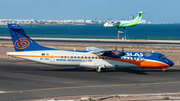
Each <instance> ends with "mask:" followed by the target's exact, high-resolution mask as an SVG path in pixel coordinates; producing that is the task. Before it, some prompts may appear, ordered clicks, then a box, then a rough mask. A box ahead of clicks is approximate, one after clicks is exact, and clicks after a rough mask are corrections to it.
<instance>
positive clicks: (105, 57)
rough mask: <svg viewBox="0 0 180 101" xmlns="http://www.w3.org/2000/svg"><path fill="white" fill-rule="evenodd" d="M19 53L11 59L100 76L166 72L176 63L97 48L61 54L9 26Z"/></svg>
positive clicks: (153, 55)
mask: <svg viewBox="0 0 180 101" xmlns="http://www.w3.org/2000/svg"><path fill="white" fill-rule="evenodd" d="M8 28H9V31H10V34H11V37H12V41H13V44H14V48H15V51H16V52H7V55H8V56H13V57H18V58H23V59H27V60H31V61H36V62H39V63H45V64H50V65H59V66H74V67H84V68H91V69H94V70H96V71H97V72H101V70H102V69H111V68H118V67H130V68H132V67H135V68H153V69H162V70H166V68H167V67H170V66H173V65H174V63H173V62H172V61H171V60H169V59H167V58H166V57H165V56H164V55H163V54H161V53H151V52H124V50H122V51H118V50H117V49H115V50H110V49H101V48H97V47H86V51H77V50H58V49H53V48H48V47H44V46H41V45H39V44H37V43H36V42H35V41H34V40H32V39H31V38H30V37H28V36H27V35H26V33H25V32H24V30H23V28H22V27H20V26H19V25H17V24H8Z"/></svg>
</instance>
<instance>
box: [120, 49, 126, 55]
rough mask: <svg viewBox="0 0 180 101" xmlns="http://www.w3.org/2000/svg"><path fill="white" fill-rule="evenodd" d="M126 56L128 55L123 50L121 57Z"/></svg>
mask: <svg viewBox="0 0 180 101" xmlns="http://www.w3.org/2000/svg"><path fill="white" fill-rule="evenodd" d="M124 55H126V53H124V48H123V49H122V54H121V56H124Z"/></svg>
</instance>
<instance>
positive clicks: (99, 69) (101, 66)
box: [96, 65, 105, 73]
mask: <svg viewBox="0 0 180 101" xmlns="http://www.w3.org/2000/svg"><path fill="white" fill-rule="evenodd" d="M102 69H105V65H100V66H99V67H98V68H97V69H96V72H98V73H100V72H102Z"/></svg>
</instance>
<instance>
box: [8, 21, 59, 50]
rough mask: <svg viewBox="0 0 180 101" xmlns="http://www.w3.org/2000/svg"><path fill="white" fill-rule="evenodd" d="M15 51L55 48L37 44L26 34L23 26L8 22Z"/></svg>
mask: <svg viewBox="0 0 180 101" xmlns="http://www.w3.org/2000/svg"><path fill="white" fill-rule="evenodd" d="M8 28H9V31H10V34H11V37H12V41H13V44H14V48H15V51H37V50H56V49H53V48H48V47H44V46H41V45H39V44H37V43H36V42H35V41H34V40H32V39H31V38H30V37H28V36H27V35H26V33H25V32H24V30H23V28H22V27H20V26H19V25H17V24H8Z"/></svg>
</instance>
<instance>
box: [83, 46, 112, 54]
mask: <svg viewBox="0 0 180 101" xmlns="http://www.w3.org/2000/svg"><path fill="white" fill-rule="evenodd" d="M86 50H87V51H91V52H92V53H93V54H97V55H102V54H103V53H105V52H110V51H111V50H110V49H102V48H97V47H86Z"/></svg>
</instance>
